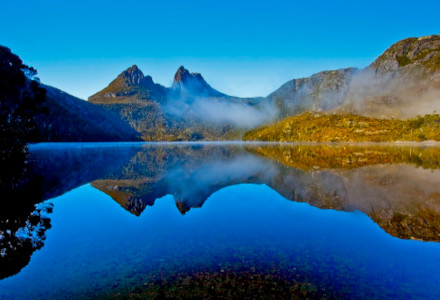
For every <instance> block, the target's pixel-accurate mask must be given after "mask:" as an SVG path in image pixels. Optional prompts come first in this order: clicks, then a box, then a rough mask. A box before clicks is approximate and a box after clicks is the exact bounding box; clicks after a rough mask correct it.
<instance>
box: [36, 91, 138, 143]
mask: <svg viewBox="0 0 440 300" xmlns="http://www.w3.org/2000/svg"><path fill="white" fill-rule="evenodd" d="M42 87H43V88H44V89H46V91H47V92H46V101H45V102H44V103H43V104H42V106H43V107H45V108H46V109H45V111H46V112H47V114H45V113H40V114H38V115H36V116H35V117H34V119H35V122H36V123H37V127H38V129H39V131H40V136H41V141H44V142H92V141H93V142H95V141H137V140H139V134H138V133H137V132H136V131H135V130H133V129H132V128H131V127H130V126H129V125H128V124H127V123H126V122H124V121H122V120H121V119H120V118H119V117H118V116H116V115H113V114H112V113H109V112H108V111H106V110H105V109H103V108H102V107H99V106H97V105H94V104H92V103H88V102H87V101H84V100H81V99H78V98H76V97H74V96H72V95H69V94H67V93H65V92H63V91H61V90H59V89H56V88H53V87H50V86H47V85H42Z"/></svg>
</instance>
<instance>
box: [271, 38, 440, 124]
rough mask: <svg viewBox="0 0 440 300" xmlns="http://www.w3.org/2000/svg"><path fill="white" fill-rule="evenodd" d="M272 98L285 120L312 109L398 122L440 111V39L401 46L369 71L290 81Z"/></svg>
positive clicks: (412, 41)
mask: <svg viewBox="0 0 440 300" xmlns="http://www.w3.org/2000/svg"><path fill="white" fill-rule="evenodd" d="M267 98H268V101H270V102H272V103H274V105H277V106H278V107H280V109H281V117H282V118H285V117H287V116H291V115H295V114H298V113H302V112H305V111H309V110H313V111H331V112H335V113H352V114H358V115H363V116H370V117H378V118H399V119H402V118H403V119H405V118H413V117H416V116H417V115H425V114H431V113H433V112H434V111H440V101H438V99H439V98H440V35H432V36H426V37H420V38H408V39H405V40H402V41H399V42H397V43H395V44H393V45H392V46H391V47H390V48H388V49H387V50H386V51H385V52H384V53H383V54H382V55H380V56H379V57H378V58H377V59H376V60H375V61H374V62H373V63H372V64H371V65H369V66H368V67H366V68H364V69H354V68H348V69H341V70H335V71H323V72H320V73H317V74H314V75H312V76H310V77H308V78H301V79H294V80H291V81H289V82H287V83H285V84H284V85H282V86H281V87H280V88H279V89H277V90H276V91H275V92H273V93H272V94H270V95H269V96H268V97H267Z"/></svg>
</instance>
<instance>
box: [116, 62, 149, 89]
mask: <svg viewBox="0 0 440 300" xmlns="http://www.w3.org/2000/svg"><path fill="white" fill-rule="evenodd" d="M119 76H120V77H122V78H123V79H124V80H125V83H126V84H127V85H128V86H131V85H139V84H140V83H141V81H142V79H144V77H145V76H144V73H142V71H141V70H140V69H139V68H138V66H136V65H133V66H131V67H130V68H128V69H127V70H125V71H124V72H122V73H121V74H120V75H119Z"/></svg>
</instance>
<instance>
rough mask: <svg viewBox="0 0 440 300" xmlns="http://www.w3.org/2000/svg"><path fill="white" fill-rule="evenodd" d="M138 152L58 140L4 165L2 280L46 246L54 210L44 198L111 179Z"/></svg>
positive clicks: (0, 174)
mask: <svg viewBox="0 0 440 300" xmlns="http://www.w3.org/2000/svg"><path fill="white" fill-rule="evenodd" d="M136 152H137V150H135V151H133V148H130V147H124V151H123V152H122V153H118V152H117V151H115V148H113V147H112V148H109V147H99V148H95V147H81V146H78V145H77V146H72V145H70V146H65V145H64V146H63V145H58V146H55V145H52V146H51V147H50V148H48V147H35V148H32V153H31V155H30V157H26V155H23V154H22V152H21V151H17V152H16V153H13V154H14V156H13V157H14V159H10V160H9V167H8V168H1V169H0V178H1V180H0V183H1V184H0V195H1V201H0V279H3V278H6V277H9V276H12V275H14V274H17V273H18V272H19V271H20V270H21V269H22V268H23V267H24V266H26V265H27V264H28V263H29V261H30V259H31V256H32V254H33V253H34V251H36V250H38V249H40V248H41V247H43V246H44V241H45V239H46V231H47V230H48V229H50V228H51V222H50V214H51V213H52V209H53V205H52V204H51V203H48V202H44V203H42V202H43V201H44V200H47V199H51V198H54V197H57V196H60V195H62V194H64V193H66V192H67V191H69V190H71V189H74V188H76V187H78V186H80V185H83V184H86V183H88V182H90V181H92V180H95V179H96V178H107V177H108V176H110V174H112V172H114V171H115V170H118V171H119V170H120V168H121V167H122V166H123V165H124V164H126V163H127V162H128V160H129V159H130V158H131V156H132V155H133V154H134V153H136ZM15 154H16V155H15ZM11 157H12V155H11ZM11 170H12V172H11ZM11 174H13V175H14V176H11ZM17 174H18V175H19V176H17Z"/></svg>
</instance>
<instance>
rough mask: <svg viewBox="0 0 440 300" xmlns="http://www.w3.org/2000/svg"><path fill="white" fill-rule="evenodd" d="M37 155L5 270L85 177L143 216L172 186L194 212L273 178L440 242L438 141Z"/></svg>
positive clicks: (23, 257)
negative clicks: (238, 187)
mask: <svg viewBox="0 0 440 300" xmlns="http://www.w3.org/2000/svg"><path fill="white" fill-rule="evenodd" d="M31 154H32V155H31V158H30V163H29V164H28V167H27V170H26V173H25V174H26V180H22V183H21V184H20V185H18V186H17V185H14V186H11V188H10V190H9V191H8V192H7V193H5V191H3V195H7V197H6V198H5V197H4V199H2V202H1V204H2V207H1V214H0V270H2V272H1V273H0V279H1V278H4V277H7V276H10V275H13V274H15V273H17V272H18V271H19V270H20V269H21V268H22V267H23V266H25V265H26V264H27V263H28V262H29V260H30V257H31V255H32V253H33V252H34V251H35V250H37V249H39V248H41V247H42V246H43V244H44V239H45V231H46V230H47V229H49V228H50V219H49V217H50V212H51V210H52V206H51V205H50V204H48V203H46V202H45V203H44V204H38V203H41V202H43V201H44V200H47V199H51V198H54V197H57V196H59V195H62V194H64V193H66V192H67V191H69V190H72V189H74V188H76V187H78V186H81V185H83V184H86V183H91V185H92V186H93V187H95V188H96V189H98V190H100V191H102V192H104V193H106V194H108V195H109V196H110V197H111V198H113V199H114V200H115V201H116V202H118V203H119V204H120V205H121V206H122V207H123V208H124V209H126V210H128V211H130V212H131V213H133V214H134V215H136V216H138V215H140V214H141V213H142V212H143V211H144V210H145V209H146V208H147V207H148V206H152V205H154V203H155V201H156V200H157V199H159V198H161V197H163V196H165V195H173V197H174V199H175V202H176V206H177V209H179V211H180V212H181V213H182V214H185V213H186V212H188V211H189V210H190V209H192V208H197V207H202V205H203V204H204V203H205V201H207V199H208V198H209V197H210V196H211V195H212V194H213V193H215V192H216V191H219V190H221V189H223V188H225V187H227V186H230V185H235V184H242V183H251V184H265V185H267V186H269V187H270V188H272V189H273V190H275V191H277V192H278V193H279V194H281V195H282V196H283V197H284V198H286V199H288V200H291V201H297V202H306V203H309V204H310V205H313V206H315V207H318V208H321V209H335V210H340V211H355V210H359V211H362V212H363V213H365V214H366V215H368V216H369V217H370V218H371V219H372V220H373V221H374V222H376V223H377V224H378V225H379V226H380V227H382V228H383V229H384V230H385V231H386V232H388V233H389V234H391V235H393V236H395V237H399V238H402V239H420V240H424V241H440V186H439V184H438V183H439V182H440V148H437V147H415V146H414V147H413V146H396V145H394V146H377V145H376V146H359V145H351V146H349V145H342V146H341V145H339V146H333V145H296V144H284V145H279V144H247V143H246V144H239V143H237V144H234V143H231V144H227V143H219V144H216V143H200V144H192V143H158V144H154V143H153V144H131V145H122V144H110V145H106V146H103V145H101V144H97V145H90V144H84V145H81V144H73V145H62V144H61V145H57V146H54V145H50V144H48V145H40V146H35V147H32V148H31ZM18 199H26V200H25V201H23V202H20V203H18V202H17V200H18ZM11 220H15V221H14V222H11Z"/></svg>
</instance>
